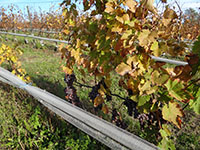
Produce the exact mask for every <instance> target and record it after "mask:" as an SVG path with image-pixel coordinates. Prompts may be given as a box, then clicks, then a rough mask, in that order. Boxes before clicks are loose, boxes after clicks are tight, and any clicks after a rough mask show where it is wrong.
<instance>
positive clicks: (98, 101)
mask: <svg viewBox="0 0 200 150" xmlns="http://www.w3.org/2000/svg"><path fill="white" fill-rule="evenodd" d="M103 102H104V99H103V97H102V96H101V95H99V96H97V97H96V98H95V99H94V107H97V106H99V105H100V104H102V103H103Z"/></svg>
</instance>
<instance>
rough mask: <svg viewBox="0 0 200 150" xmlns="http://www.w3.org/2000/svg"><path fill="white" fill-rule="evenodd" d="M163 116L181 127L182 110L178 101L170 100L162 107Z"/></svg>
mask: <svg viewBox="0 0 200 150" xmlns="http://www.w3.org/2000/svg"><path fill="white" fill-rule="evenodd" d="M162 115H163V118H164V119H165V120H167V121H169V122H172V123H174V124H175V125H176V126H177V127H178V128H181V120H180V117H183V115H184V114H183V111H182V110H181V108H180V106H179V104H178V103H176V102H173V101H170V102H169V104H166V105H165V106H164V107H163V109H162Z"/></svg>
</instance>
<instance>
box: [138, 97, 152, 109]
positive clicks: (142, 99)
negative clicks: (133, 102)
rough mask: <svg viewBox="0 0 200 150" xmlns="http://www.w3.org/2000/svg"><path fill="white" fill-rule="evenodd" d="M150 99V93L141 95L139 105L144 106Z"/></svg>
mask: <svg viewBox="0 0 200 150" xmlns="http://www.w3.org/2000/svg"><path fill="white" fill-rule="evenodd" d="M149 100H150V95H145V96H140V97H139V101H138V106H142V105H144V104H145V103H147V102H148V101H149Z"/></svg>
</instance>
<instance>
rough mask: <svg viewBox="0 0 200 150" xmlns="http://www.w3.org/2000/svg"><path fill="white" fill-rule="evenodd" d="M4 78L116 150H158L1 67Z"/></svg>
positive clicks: (2, 78)
mask: <svg viewBox="0 0 200 150" xmlns="http://www.w3.org/2000/svg"><path fill="white" fill-rule="evenodd" d="M0 81H2V82H5V83H7V84H10V85H13V86H15V87H18V88H21V89H24V90H25V91H27V92H28V93H29V94H30V95H32V96H33V97H35V98H36V99H37V100H38V101H39V102H40V103H42V104H43V105H45V106H46V107H47V108H49V109H50V110H51V111H53V112H54V113H56V114H58V115H59V116H61V117H63V118H64V119H65V120H67V121H68V122H70V123H71V124H73V125H74V126H76V127H77V128H79V129H81V130H82V131H84V132H86V133H87V134H89V135H90V136H92V137H94V138H95V139H97V140H99V141H100V142H102V143H104V144H105V145H107V146H108V147H110V148H112V149H115V150H117V149H133V150H155V149H159V148H158V147H156V146H155V145H153V144H151V143H149V142H147V141H145V140H143V139H141V138H139V137H137V136H136V135H134V134H131V133H129V132H127V131H125V130H123V129H121V128H119V127H117V126H115V125H113V124H112V123H109V122H107V121H105V120H103V119H101V118H99V117H97V116H95V115H93V114H91V113H89V112H87V111H85V110H83V109H81V108H79V107H77V106H74V105H72V104H71V103H69V102H67V101H65V100H63V99H61V98H59V97H57V96H55V95H53V94H51V93H49V92H47V91H45V90H42V89H40V88H37V87H34V86H31V85H29V84H26V83H25V82H23V81H22V80H21V79H19V78H18V77H17V76H15V75H13V74H12V73H11V72H9V71H7V70H5V69H3V68H1V67H0Z"/></svg>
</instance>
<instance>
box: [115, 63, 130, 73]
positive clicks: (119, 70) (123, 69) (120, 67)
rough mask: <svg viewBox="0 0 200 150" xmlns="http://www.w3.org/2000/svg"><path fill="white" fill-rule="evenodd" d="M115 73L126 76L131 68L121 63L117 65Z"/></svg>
mask: <svg viewBox="0 0 200 150" xmlns="http://www.w3.org/2000/svg"><path fill="white" fill-rule="evenodd" d="M115 71H116V72H117V73H118V74H119V75H121V76H124V75H125V74H127V73H128V72H129V71H131V67H130V66H129V65H127V64H125V63H124V62H122V63H121V64H119V65H118V66H117V67H116V69H115Z"/></svg>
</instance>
